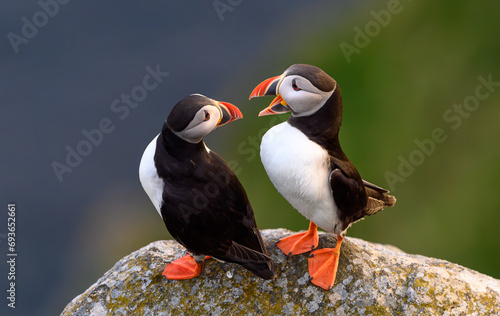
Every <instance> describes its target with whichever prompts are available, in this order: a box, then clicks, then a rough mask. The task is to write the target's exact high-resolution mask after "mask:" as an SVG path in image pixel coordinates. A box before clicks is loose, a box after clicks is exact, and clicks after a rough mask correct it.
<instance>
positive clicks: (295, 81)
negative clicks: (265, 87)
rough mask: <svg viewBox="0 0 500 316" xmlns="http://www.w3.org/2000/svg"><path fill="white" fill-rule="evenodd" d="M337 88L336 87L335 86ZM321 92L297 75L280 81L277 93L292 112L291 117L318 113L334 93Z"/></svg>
mask: <svg viewBox="0 0 500 316" xmlns="http://www.w3.org/2000/svg"><path fill="white" fill-rule="evenodd" d="M335 88H337V85H335ZM335 88H333V90H332V91H328V92H325V91H321V90H319V89H318V88H316V87H315V86H314V85H313V84H312V83H311V82H310V81H309V80H307V79H306V78H304V77H301V76H298V75H290V76H286V77H284V78H283V80H281V82H280V84H279V85H278V88H277V91H276V92H277V93H279V94H280V95H281V97H282V98H283V100H285V102H286V103H287V104H288V106H289V107H290V109H291V110H292V115H293V116H308V115H311V114H313V113H315V112H316V111H318V110H319V109H320V108H321V107H322V106H323V105H324V104H325V102H326V100H328V98H330V96H331V95H332V93H333V92H334V91H335Z"/></svg>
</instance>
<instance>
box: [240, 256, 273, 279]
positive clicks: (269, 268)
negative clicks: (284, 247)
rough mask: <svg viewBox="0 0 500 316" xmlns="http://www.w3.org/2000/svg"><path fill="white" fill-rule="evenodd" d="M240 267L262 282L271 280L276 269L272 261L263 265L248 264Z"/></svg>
mask: <svg viewBox="0 0 500 316" xmlns="http://www.w3.org/2000/svg"><path fill="white" fill-rule="evenodd" d="M241 265H242V266H243V267H244V268H245V269H247V270H249V271H250V272H252V273H253V274H255V275H256V276H258V277H259V278H262V279H264V280H272V279H274V278H275V277H276V268H275V267H274V263H273V261H272V260H270V261H269V262H265V263H254V262H248V263H242V264H241Z"/></svg>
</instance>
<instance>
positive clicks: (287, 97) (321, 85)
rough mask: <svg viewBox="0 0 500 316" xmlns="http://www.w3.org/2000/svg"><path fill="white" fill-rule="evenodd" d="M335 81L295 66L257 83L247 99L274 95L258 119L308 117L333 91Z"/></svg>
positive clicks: (311, 68) (315, 69)
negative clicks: (289, 116) (288, 114)
mask: <svg viewBox="0 0 500 316" xmlns="http://www.w3.org/2000/svg"><path fill="white" fill-rule="evenodd" d="M337 87H338V86H337V82H336V81H335V80H334V79H333V78H332V77H330V76H329V75H328V74H327V73H326V72H324V71H323V70H321V69H319V68H318V67H315V66H311V65H306V64H295V65H292V66H290V67H288V69H287V70H285V72H284V73H283V74H282V75H281V76H276V77H272V78H269V79H267V80H264V81H263V82H261V83H260V84H259V85H258V86H257V87H255V89H254V90H253V91H252V93H251V94H250V98H249V99H251V98H254V97H261V96H265V95H275V96H276V97H275V98H274V100H273V101H272V102H271V104H270V105H269V106H268V107H267V108H266V109H264V110H262V111H261V112H260V113H259V116H264V115H271V114H280V113H286V112H289V111H291V112H292V115H293V116H295V117H300V116H309V115H312V114H314V113H316V111H318V110H319V109H320V108H321V107H322V106H323V105H324V104H325V103H326V101H327V100H328V99H329V98H330V97H331V95H332V94H333V93H334V92H335V90H336V89H337Z"/></svg>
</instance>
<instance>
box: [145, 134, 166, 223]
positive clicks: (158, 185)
mask: <svg viewBox="0 0 500 316" xmlns="http://www.w3.org/2000/svg"><path fill="white" fill-rule="evenodd" d="M157 138H158V135H157V136H156V137H155V138H154V139H153V140H152V141H151V142H150V143H149V145H148V147H146V150H145V151H144V154H142V158H141V163H140V164H139V179H140V180H141V184H142V187H143V188H144V191H146V193H147V195H148V196H149V198H150V199H151V202H153V205H154V206H155V208H156V210H157V211H158V214H160V216H161V211H160V209H161V205H162V201H163V198H162V195H163V187H164V186H165V185H164V183H163V180H162V179H160V177H159V176H158V173H157V171H156V167H155V162H154V156H155V152H156V139H157Z"/></svg>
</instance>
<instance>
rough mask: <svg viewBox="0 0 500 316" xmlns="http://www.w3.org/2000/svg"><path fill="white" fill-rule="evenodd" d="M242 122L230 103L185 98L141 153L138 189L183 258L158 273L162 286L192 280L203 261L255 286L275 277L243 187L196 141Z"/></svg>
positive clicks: (199, 141) (238, 111)
mask: <svg viewBox="0 0 500 316" xmlns="http://www.w3.org/2000/svg"><path fill="white" fill-rule="evenodd" d="M242 117H243V115H242V113H241V111H240V110H239V109H238V108H237V107H236V106H234V105H233V104H231V103H227V102H220V101H215V100H212V99H210V98H208V97H206V96H203V95H200V94H193V95H190V96H188V97H186V98H184V99H182V100H180V101H179V102H178V103H177V104H176V105H175V106H174V108H173V109H172V111H171V112H170V114H169V115H168V118H167V120H166V121H165V123H164V124H163V128H162V130H161V132H160V134H158V135H157V136H156V137H155V138H154V139H153V140H152V141H151V143H149V145H148V146H147V148H146V150H145V151H144V154H143V156H142V159H141V162H140V166H139V178H140V181H141V184H142V187H143V188H144V190H145V191H146V193H147V195H148V196H149V198H150V199H151V201H152V202H153V204H154V206H155V208H156V210H157V211H158V213H159V214H160V216H161V217H162V219H163V222H164V223H165V225H166V227H167V230H168V231H169V232H170V234H171V235H172V237H173V238H174V239H175V240H176V241H178V242H179V243H180V244H181V245H183V246H184V247H185V248H186V249H187V250H188V252H189V254H187V255H185V256H183V257H181V258H180V259H177V260H175V261H173V262H170V263H168V264H167V265H166V267H165V269H164V271H163V273H162V274H163V276H164V277H165V278H167V279H173V280H183V279H191V278H194V277H197V276H198V275H200V274H201V272H202V270H203V263H204V260H205V259H208V258H210V257H212V258H215V259H218V260H219V261H225V262H231V263H237V264H240V265H241V266H243V267H244V268H246V269H248V270H250V271H251V272H252V273H254V274H255V275H257V276H259V277H261V278H263V279H273V278H274V276H275V267H274V263H273V260H272V258H271V257H269V256H268V254H267V251H266V248H265V246H264V243H263V241H262V237H261V235H260V232H259V230H258V228H257V225H256V223H255V218H254V213H253V209H252V206H251V205H250V202H249V200H248V197H247V194H246V192H245V190H244V188H243V186H242V185H241V183H240V182H239V181H238V178H237V177H236V175H235V174H234V172H233V171H232V170H231V169H230V167H229V166H228V165H227V164H226V162H225V161H224V160H223V159H222V158H221V157H220V156H219V155H217V154H216V153H215V152H213V151H211V150H210V149H208V147H207V146H206V145H205V143H204V141H203V137H204V136H206V135H207V134H208V133H210V132H211V131H213V130H214V129H215V128H217V127H219V126H222V125H224V124H227V123H229V122H231V121H234V120H236V119H239V118H242Z"/></svg>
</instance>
